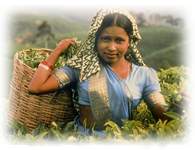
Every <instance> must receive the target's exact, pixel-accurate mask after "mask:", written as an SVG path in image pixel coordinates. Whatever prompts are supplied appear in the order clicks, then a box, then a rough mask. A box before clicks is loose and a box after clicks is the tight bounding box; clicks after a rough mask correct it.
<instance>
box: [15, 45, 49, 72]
mask: <svg viewBox="0 0 195 150" xmlns="http://www.w3.org/2000/svg"><path fill="white" fill-rule="evenodd" d="M31 50H37V51H48V52H53V50H52V49H48V48H28V49H22V50H19V51H17V52H16V53H15V55H14V60H17V61H19V62H20V63H21V64H22V65H24V66H25V67H27V68H29V69H32V70H36V69H37V68H31V67H30V66H28V65H27V64H25V63H24V62H23V61H22V60H21V59H19V58H18V56H19V54H20V53H21V52H28V51H31Z"/></svg>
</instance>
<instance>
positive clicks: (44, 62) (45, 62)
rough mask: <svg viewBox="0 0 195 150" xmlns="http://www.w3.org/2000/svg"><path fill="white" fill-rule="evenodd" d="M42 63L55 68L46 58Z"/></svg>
mask: <svg viewBox="0 0 195 150" xmlns="http://www.w3.org/2000/svg"><path fill="white" fill-rule="evenodd" d="M41 64H43V65H45V66H47V67H48V68H49V69H51V70H53V65H52V64H50V63H49V62H48V61H46V60H44V61H42V62H41Z"/></svg>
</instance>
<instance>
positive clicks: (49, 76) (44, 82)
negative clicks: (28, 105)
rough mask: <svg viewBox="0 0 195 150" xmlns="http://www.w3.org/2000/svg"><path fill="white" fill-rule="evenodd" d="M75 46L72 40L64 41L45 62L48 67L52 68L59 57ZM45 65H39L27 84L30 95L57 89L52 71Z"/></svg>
mask: <svg viewBox="0 0 195 150" xmlns="http://www.w3.org/2000/svg"><path fill="white" fill-rule="evenodd" d="M73 44H75V40H74V39H72V38H71V39H64V40H62V41H61V42H59V44H58V45H57V47H56V48H55V49H54V51H53V52H52V54H51V55H50V56H49V57H48V59H47V60H46V62H47V64H48V66H54V65H55V63H56V61H57V60H58V58H59V56H60V55H61V54H62V53H63V52H64V51H65V50H66V49H67V48H68V47H69V46H70V45H73ZM48 66H47V65H45V64H40V65H39V66H38V68H37V70H36V72H35V74H34V75H33V78H32V80H31V82H30V84H29V91H30V92H31V93H44V92H49V91H54V90H56V89H58V87H59V83H58V80H57V79H56V77H55V76H54V75H53V73H52V69H51V68H50V67H48Z"/></svg>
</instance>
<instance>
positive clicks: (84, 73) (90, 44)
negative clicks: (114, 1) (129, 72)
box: [66, 9, 145, 81]
mask: <svg viewBox="0 0 195 150" xmlns="http://www.w3.org/2000/svg"><path fill="white" fill-rule="evenodd" d="M112 13H119V14H123V15H125V16H127V17H128V19H129V20H130V22H131V23H132V27H133V32H132V35H130V37H131V48H130V49H129V50H128V55H127V59H128V60H131V61H132V62H133V63H135V64H137V65H145V64H144V62H143V59H142V56H141V54H140V51H139V50H138V49H137V44H138V42H139V40H141V36H140V34H139V30H138V27H137V24H136V21H135V19H134V18H133V16H132V15H131V14H130V13H129V12H128V11H125V10H115V9H110V10H109V9H106V10H104V9H102V10H100V11H98V13H97V15H96V16H95V17H94V18H93V20H92V23H91V26H90V30H89V33H88V37H87V39H86V40H85V41H84V42H82V43H81V44H80V46H79V47H78V50H77V52H76V54H75V55H74V56H72V57H71V58H70V59H68V60H67V62H66V65H67V66H70V67H73V68H77V69H79V70H80V81H82V80H86V79H88V78H89V77H90V76H91V75H94V74H96V73H97V72H99V71H100V62H99V58H98V54H97V52H96V51H95V50H94V47H95V34H96V32H97V30H98V28H99V27H100V26H101V23H102V21H103V19H104V17H105V16H106V15H108V14H112Z"/></svg>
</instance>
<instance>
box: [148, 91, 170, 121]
mask: <svg viewBox="0 0 195 150" xmlns="http://www.w3.org/2000/svg"><path fill="white" fill-rule="evenodd" d="M145 102H146V104H147V105H148V107H149V109H150V110H151V112H152V114H153V116H154V118H155V119H161V120H169V119H170V118H168V117H167V116H165V115H164V113H165V112H166V111H167V108H168V106H167V104H166V102H165V99H164V96H163V95H162V94H161V93H160V92H158V91H154V92H152V93H150V94H149V95H147V96H146V98H145Z"/></svg>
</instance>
